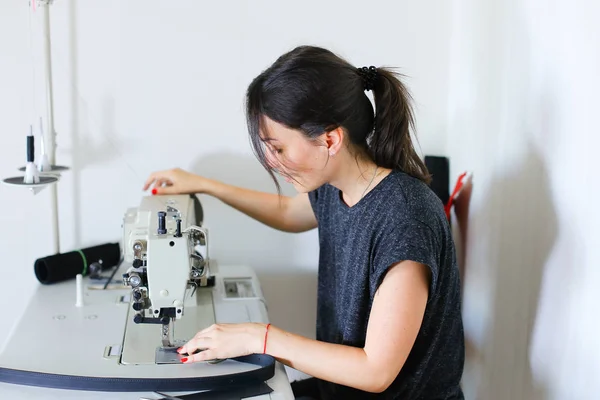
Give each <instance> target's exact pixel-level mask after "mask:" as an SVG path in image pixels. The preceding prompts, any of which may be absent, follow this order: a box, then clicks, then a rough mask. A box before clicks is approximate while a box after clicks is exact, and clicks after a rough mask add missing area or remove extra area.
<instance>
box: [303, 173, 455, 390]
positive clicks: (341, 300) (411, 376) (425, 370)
mask: <svg viewBox="0 0 600 400" xmlns="http://www.w3.org/2000/svg"><path fill="white" fill-rule="evenodd" d="M309 199H310V202H311V205H312V207H313V210H314V213H315V215H316V218H317V221H318V224H319V242H320V254H319V288H318V305H317V307H318V308H317V339H318V340H321V341H325V342H330V343H337V344H344V345H348V346H356V347H361V348H362V347H364V344H365V337H366V331H367V323H368V319H369V313H370V309H371V305H372V302H373V296H374V295H375V292H376V291H377V288H378V287H379V285H380V284H381V282H382V280H383V278H384V276H385V274H386V272H387V270H388V268H389V267H390V266H392V265H394V264H396V263H397V262H399V261H402V260H413V261H416V262H420V263H423V264H425V265H427V266H428V267H429V268H430V270H431V285H430V288H429V299H428V302H427V307H426V310H425V316H424V319H423V323H422V326H421V329H420V331H419V334H418V336H417V339H416V342H415V344H414V346H413V348H412V350H411V353H410V355H409V357H408V359H407V361H406V363H405V364H404V366H403V368H402V370H401V371H400V374H399V375H398V376H397V378H396V380H395V381H394V382H393V383H392V385H391V386H390V387H389V388H388V389H387V390H385V391H384V392H383V393H377V394H374V393H367V392H362V391H359V390H356V389H352V388H350V387H346V386H342V385H337V384H332V383H330V382H322V381H321V382H319V384H320V391H321V396H322V398H323V399H344V400H348V399H371V398H376V399H402V400H412V399H432V400H433V399H436V400H437V399H452V400H455V399H463V398H464V397H463V393H462V391H461V388H460V379H461V376H462V372H463V364H464V352H465V348H464V334H463V325H462V318H461V296H460V278H459V272H458V267H457V263H456V256H455V248H454V242H453V240H452V236H451V231H450V226H449V223H448V221H447V219H446V216H445V214H444V208H443V205H442V203H441V201H440V200H439V198H438V197H437V196H436V195H435V194H434V193H433V191H432V190H431V189H430V188H429V187H428V186H427V185H426V184H425V183H423V182H421V181H420V180H418V179H415V178H413V177H411V176H409V175H407V174H405V173H402V172H399V171H394V172H392V173H390V174H389V175H388V176H386V177H385V178H384V179H383V180H382V181H381V182H380V183H379V184H378V185H377V186H375V187H374V188H373V189H372V190H371V191H370V192H369V193H367V194H366V195H365V197H364V198H362V199H361V200H360V201H359V202H358V203H357V204H356V205H354V206H353V207H348V206H347V205H346V204H345V203H344V201H343V200H342V198H341V192H340V191H339V190H338V189H336V188H335V187H333V186H331V185H329V184H326V185H323V186H322V187H320V188H318V189H316V190H314V191H312V192H310V193H309Z"/></svg>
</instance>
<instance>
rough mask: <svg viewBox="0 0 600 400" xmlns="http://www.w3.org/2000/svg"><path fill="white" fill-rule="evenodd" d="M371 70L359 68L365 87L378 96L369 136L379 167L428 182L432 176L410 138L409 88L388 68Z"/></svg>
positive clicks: (411, 112) (411, 118)
mask: <svg viewBox="0 0 600 400" xmlns="http://www.w3.org/2000/svg"><path fill="white" fill-rule="evenodd" d="M369 71H370V74H369V72H367V70H366V69H365V68H364V67H363V68H361V69H359V73H360V75H361V76H362V77H363V80H364V81H365V89H366V90H369V89H371V90H372V91H373V98H374V99H375V121H374V124H373V125H374V128H373V132H372V133H371V135H370V137H368V138H367V149H368V152H369V156H370V157H371V158H372V159H373V161H374V162H375V164H377V165H379V166H382V167H384V168H390V169H394V170H398V169H399V170H401V171H403V172H405V173H406V174H408V175H411V176H413V177H415V178H418V179H420V180H422V181H424V182H425V183H427V184H429V183H430V182H431V176H430V174H429V172H428V170H427V167H426V166H425V163H424V162H423V161H422V160H421V158H420V157H419V155H418V154H417V152H416V151H415V148H414V146H413V142H412V138H411V132H412V131H413V130H414V126H415V123H414V114H413V110H412V107H411V102H412V97H411V95H410V93H409V92H408V89H407V88H406V87H405V86H404V84H403V83H402V82H401V81H400V79H399V78H397V77H396V75H395V74H394V73H393V72H391V71H390V70H388V69H385V68H378V69H375V68H373V67H371V68H370V70H369ZM365 72H367V74H365Z"/></svg>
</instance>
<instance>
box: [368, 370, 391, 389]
mask: <svg viewBox="0 0 600 400" xmlns="http://www.w3.org/2000/svg"><path fill="white" fill-rule="evenodd" d="M397 376H398V374H395V375H394V374H390V373H389V372H382V371H378V372H376V373H375V374H374V375H373V376H372V378H371V379H370V382H369V384H368V386H367V388H365V391H367V392H370V393H383V392H385V391H386V390H387V388H389V387H390V386H391V385H392V383H393V382H394V380H395V379H396V377H397Z"/></svg>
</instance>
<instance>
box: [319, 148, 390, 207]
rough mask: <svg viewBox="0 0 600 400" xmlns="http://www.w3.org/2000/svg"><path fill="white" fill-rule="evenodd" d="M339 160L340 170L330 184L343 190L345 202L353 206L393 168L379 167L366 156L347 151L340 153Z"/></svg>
mask: <svg viewBox="0 0 600 400" xmlns="http://www.w3.org/2000/svg"><path fill="white" fill-rule="evenodd" d="M338 156H339V159H337V160H336V162H337V164H338V165H337V168H336V169H337V171H339V172H338V173H337V174H336V175H335V176H334V177H332V179H331V180H330V182H329V184H331V185H332V186H334V187H336V188H338V189H339V190H340V191H341V192H342V198H343V199H344V202H345V203H346V204H347V205H348V206H349V207H352V206H354V205H355V204H356V203H358V202H359V201H360V200H361V199H362V198H363V197H364V196H365V195H366V194H367V193H369V192H370V191H371V190H373V188H374V187H375V186H377V184H378V183H379V182H381V180H382V179H383V178H385V177H386V176H387V175H388V174H389V173H390V172H391V170H390V169H388V168H382V167H378V166H377V165H376V164H375V163H374V162H373V161H372V160H369V159H367V158H366V157H358V158H357V157H355V156H353V155H351V154H349V153H347V152H344V153H340V154H339V155H338Z"/></svg>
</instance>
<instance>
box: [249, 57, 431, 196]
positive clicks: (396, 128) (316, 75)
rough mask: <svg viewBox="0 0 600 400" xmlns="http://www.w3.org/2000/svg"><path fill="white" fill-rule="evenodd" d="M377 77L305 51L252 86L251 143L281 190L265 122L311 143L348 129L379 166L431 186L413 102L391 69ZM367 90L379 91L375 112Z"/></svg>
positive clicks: (279, 63) (285, 60) (355, 142)
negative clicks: (417, 140) (416, 135)
mask: <svg viewBox="0 0 600 400" xmlns="http://www.w3.org/2000/svg"><path fill="white" fill-rule="evenodd" d="M371 70H373V68H371ZM375 71H376V74H375V75H374V76H372V78H374V79H372V80H369V79H366V78H365V77H364V74H363V73H362V71H361V70H360V69H358V68H356V67H355V66H353V65H351V64H350V63H349V62H347V61H346V60H344V59H342V58H341V57H339V56H337V55H336V54H334V53H332V52H331V51H329V50H326V49H323V48H320V47H314V46H300V47H296V48H295V49H293V50H291V51H290V52H288V53H286V54H284V55H282V56H280V57H279V58H278V59H277V60H276V61H275V62H274V63H273V64H272V65H271V66H270V67H269V68H268V69H267V70H265V71H263V72H262V73H261V74H260V75H259V76H257V77H256V78H255V79H254V80H253V81H252V83H251V84H250V85H249V87H248V90H247V93H246V118H247V123H248V129H249V135H250V140H251V143H252V148H253V150H254V152H255V154H256V156H257V158H258V159H259V161H260V162H261V164H262V165H263V166H264V167H265V168H266V169H267V171H268V172H269V174H270V175H271V177H273V179H274V180H275V183H276V185H277V180H276V179H275V176H274V175H273V171H272V168H271V167H270V166H269V165H268V163H267V160H266V157H265V149H264V142H263V138H261V136H260V127H261V120H262V118H263V117H264V116H266V117H268V118H269V119H271V120H273V121H275V122H278V123H280V124H282V125H284V126H287V127H288V128H291V129H297V130H299V131H301V132H302V133H304V134H305V135H306V136H307V137H308V138H316V137H319V136H321V135H322V134H323V133H325V132H328V131H330V130H333V129H336V128H339V127H342V128H343V129H344V130H345V131H346V132H347V134H348V136H349V139H350V142H351V144H353V145H354V146H355V147H356V148H357V149H359V150H361V151H362V152H363V153H364V154H366V155H367V156H368V157H370V158H371V159H372V160H373V161H374V162H375V163H376V164H377V165H378V166H380V167H384V168H390V169H392V170H401V171H403V172H405V173H407V174H409V175H411V176H414V177H416V178H418V179H420V180H422V181H424V182H426V183H429V182H430V176H429V173H428V171H427V167H426V166H425V164H424V163H423V161H422V160H421V159H420V158H419V156H418V154H417V153H416V151H415V148H414V146H413V142H412V139H411V129H414V117H413V110H412V106H411V103H410V102H411V101H412V98H411V96H410V94H409V92H408V90H407V88H406V87H405V86H404V84H403V83H402V82H401V81H400V79H399V78H398V77H397V74H395V73H394V72H392V71H391V70H389V69H386V68H377V69H376V70H375ZM365 85H367V86H365ZM365 88H366V89H370V90H372V91H373V98H374V100H375V112H373V106H372V105H371V101H370V100H369V98H368V97H367V95H366V93H365ZM277 187H278V189H279V185H277Z"/></svg>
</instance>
